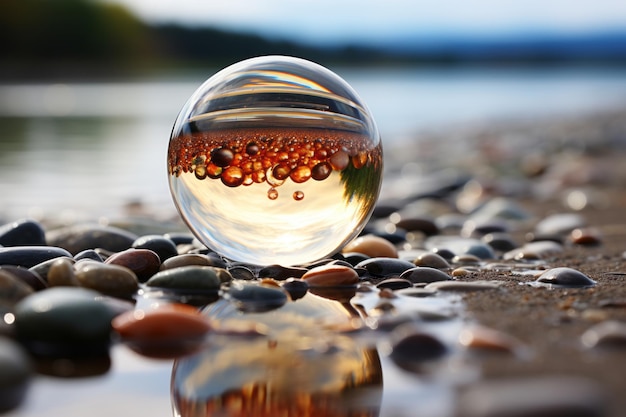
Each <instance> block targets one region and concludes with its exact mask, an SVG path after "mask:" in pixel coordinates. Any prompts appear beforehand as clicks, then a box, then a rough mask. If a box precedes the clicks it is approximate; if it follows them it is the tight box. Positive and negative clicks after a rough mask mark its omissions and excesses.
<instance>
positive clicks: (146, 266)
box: [105, 249, 171, 282]
mask: <svg viewBox="0 0 626 417" xmlns="http://www.w3.org/2000/svg"><path fill="white" fill-rule="evenodd" d="M170 259H171V258H170ZM105 264H109V265H119V266H123V267H126V268H128V269H130V270H131V271H133V272H134V273H135V276H136V277H137V279H138V280H139V282H146V281H147V280H148V279H150V277H152V276H153V275H154V274H156V273H157V272H159V269H160V268H161V259H160V258H159V255H157V254H156V253H155V252H153V251H151V250H149V249H127V250H125V251H121V252H118V253H116V254H113V255H111V256H110V257H108V258H107V260H106V261H105Z"/></svg>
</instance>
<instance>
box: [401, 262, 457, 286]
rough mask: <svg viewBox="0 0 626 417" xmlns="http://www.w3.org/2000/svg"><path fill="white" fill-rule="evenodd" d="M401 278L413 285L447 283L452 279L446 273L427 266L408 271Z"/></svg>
mask: <svg viewBox="0 0 626 417" xmlns="http://www.w3.org/2000/svg"><path fill="white" fill-rule="evenodd" d="M400 278H403V279H406V280H408V281H410V282H412V283H413V284H418V283H431V282H437V281H447V280H450V279H452V277H450V275H448V274H446V273H445V272H443V271H441V270H439V269H435V268H430V267H426V266H418V267H416V268H411V269H407V270H406V271H404V272H403V273H402V274H401V275H400Z"/></svg>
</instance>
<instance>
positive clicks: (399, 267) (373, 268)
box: [355, 257, 415, 277]
mask: <svg viewBox="0 0 626 417" xmlns="http://www.w3.org/2000/svg"><path fill="white" fill-rule="evenodd" d="M355 268H363V269H365V270H367V273H368V274H369V275H372V276H375V277H390V276H400V275H401V274H402V273H403V272H404V271H407V270H409V269H412V268H415V264H414V263H412V262H409V261H404V260H402V259H396V258H385V257H377V258H370V259H366V260H365V261H363V262H360V263H358V264H357V265H356V266H355Z"/></svg>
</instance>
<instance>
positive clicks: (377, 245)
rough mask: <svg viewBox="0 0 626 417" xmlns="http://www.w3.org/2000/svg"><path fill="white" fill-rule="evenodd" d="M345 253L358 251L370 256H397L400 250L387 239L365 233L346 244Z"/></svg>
mask: <svg viewBox="0 0 626 417" xmlns="http://www.w3.org/2000/svg"><path fill="white" fill-rule="evenodd" d="M342 252H343V253H350V252H357V253H361V254H363V255H366V256H369V257H370V258H379V257H384V258H397V257H398V250H397V249H396V247H395V246H394V245H393V243H391V242H389V241H388V240H387V239H383V238H382V237H379V236H375V235H365V236H361V237H358V238H356V239H354V240H353V241H352V242H350V243H348V244H347V245H346V246H344V248H343V250H342Z"/></svg>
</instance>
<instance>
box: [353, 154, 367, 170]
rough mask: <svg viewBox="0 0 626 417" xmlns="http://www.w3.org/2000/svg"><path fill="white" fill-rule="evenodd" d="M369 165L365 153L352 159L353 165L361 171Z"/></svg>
mask: <svg viewBox="0 0 626 417" xmlns="http://www.w3.org/2000/svg"><path fill="white" fill-rule="evenodd" d="M365 164H367V154H366V153H365V152H359V153H358V154H356V155H354V156H353V157H352V165H354V167H355V168H356V169H361V168H363V167H364V166H365Z"/></svg>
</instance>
